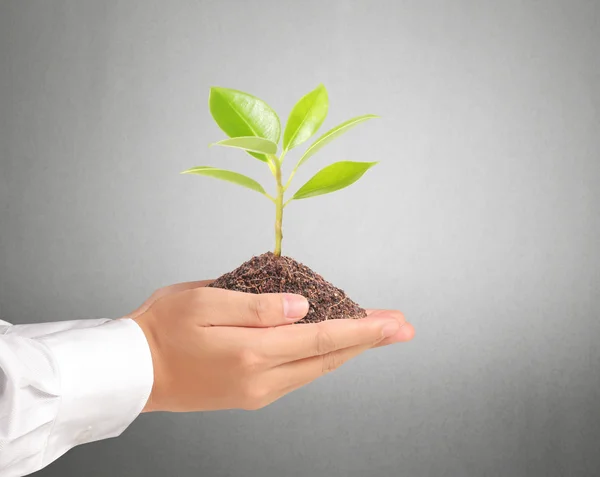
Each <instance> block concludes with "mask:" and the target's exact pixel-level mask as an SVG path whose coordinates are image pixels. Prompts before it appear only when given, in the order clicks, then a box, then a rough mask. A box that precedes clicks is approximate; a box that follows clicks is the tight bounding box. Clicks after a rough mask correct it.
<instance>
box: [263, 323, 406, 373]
mask: <svg viewBox="0 0 600 477" xmlns="http://www.w3.org/2000/svg"><path fill="white" fill-rule="evenodd" d="M399 328H400V323H399V321H398V320H397V319H395V318H394V317H389V316H387V317H374V318H364V319H361V320H351V319H348V320H346V319H342V320H328V321H322V322H320V323H309V324H298V325H294V326H285V327H279V328H276V329H273V330H270V332H269V333H268V334H265V335H263V339H262V340H261V342H260V343H259V345H260V350H259V351H260V353H261V354H262V355H263V356H264V357H265V358H266V360H268V361H269V362H270V363H272V364H273V365H274V366H279V365H281V364H283V363H287V362H291V361H297V360H300V359H304V358H310V357H313V356H322V355H326V354H329V353H332V352H334V351H337V350H340V349H344V348H350V347H352V346H360V345H365V346H368V347H371V346H373V345H374V344H375V343H378V342H379V341H381V340H383V339H385V338H387V337H389V336H393V335H394V334H396V333H397V332H398V329H399Z"/></svg>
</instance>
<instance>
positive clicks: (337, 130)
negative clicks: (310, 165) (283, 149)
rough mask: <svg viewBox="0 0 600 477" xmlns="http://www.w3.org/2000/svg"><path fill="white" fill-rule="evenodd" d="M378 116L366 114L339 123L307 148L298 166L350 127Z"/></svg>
mask: <svg viewBox="0 0 600 477" xmlns="http://www.w3.org/2000/svg"><path fill="white" fill-rule="evenodd" d="M378 117H379V116H376V115H374V114H365V115H364V116H358V117H356V118H352V119H349V120H348V121H346V122H344V123H342V124H339V125H337V126H336V127H334V128H333V129H331V130H329V131H327V132H326V133H325V134H323V135H322V136H321V137H320V138H319V139H317V140H316V141H315V142H313V143H312V144H311V146H310V147H309V148H308V149H307V150H306V152H305V153H304V154H303V155H302V157H301V158H300V161H298V165H297V166H296V167H300V166H301V165H302V164H303V163H304V162H305V161H306V160H307V159H308V158H309V157H311V156H312V155H313V154H315V153H316V152H317V151H318V150H319V149H321V148H322V147H323V146H325V145H327V144H329V143H330V142H331V141H333V140H334V139H335V138H337V137H339V136H341V135H342V134H344V133H345V132H346V131H348V130H349V129H352V128H353V127H354V126H356V125H357V124H360V123H362V122H365V121H368V120H369V119H373V118H378Z"/></svg>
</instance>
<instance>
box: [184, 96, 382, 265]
mask: <svg viewBox="0 0 600 477" xmlns="http://www.w3.org/2000/svg"><path fill="white" fill-rule="evenodd" d="M209 107H210V112H211V114H212V117H213V118H214V120H215V122H216V123H217V125H218V126H219V127H220V128H221V129H222V130H223V132H224V133H225V134H226V135H227V136H229V138H228V139H223V140H221V141H218V142H216V143H214V145H216V146H224V147H232V148H237V149H241V150H244V151H246V152H247V153H248V154H250V155H251V156H253V157H254V158H256V159H258V160H259V161H261V162H263V163H264V164H265V165H266V166H268V167H269V169H270V171H271V173H272V174H273V177H274V178H275V184H276V188H275V193H274V194H273V195H271V194H268V193H267V192H266V191H265V189H264V188H263V186H262V185H261V184H259V183H258V182H257V181H255V180H254V179H251V178H250V177H247V176H245V175H243V174H240V173H238V172H233V171H228V170H224V169H219V168H217V167H212V166H198V167H193V168H191V169H188V170H186V171H183V172H182V174H199V175H204V176H209V177H214V178H217V179H222V180H225V181H229V182H233V183H234V184H238V185H240V186H243V187H247V188H248V189H251V190H253V191H256V192H258V193H260V194H262V195H264V196H265V197H267V198H268V199H269V200H271V201H272V202H273V203H274V204H275V249H274V251H273V253H274V255H275V256H276V257H279V256H281V240H282V238H283V233H282V219H283V210H284V209H285V207H286V206H287V205H288V204H289V203H290V202H291V201H293V200H301V199H308V198H309V197H316V196H318V195H323V194H329V193H330V192H335V191H337V190H340V189H343V188H344V187H348V186H349V185H351V184H353V183H354V182H356V181H357V180H358V179H360V178H361V177H362V176H363V174H364V173H365V172H366V171H367V170H368V169H370V168H371V167H373V166H374V165H375V164H377V162H352V161H341V162H336V163H333V164H331V165H329V166H326V167H325V168H323V169H321V170H320V171H319V172H317V173H316V174H315V175H314V176H313V177H312V178H311V179H310V180H309V181H308V182H306V183H305V184H304V185H303V186H302V187H300V188H299V189H298V190H297V191H296V192H295V193H294V194H293V195H292V196H291V197H290V198H289V199H287V200H286V199H285V195H286V192H287V190H288V188H289V187H290V184H291V182H292V179H293V178H294V175H295V174H296V171H297V170H298V168H299V167H300V166H302V165H303V164H304V163H306V161H307V160H308V159H310V158H311V157H312V156H313V155H314V154H316V153H317V152H318V151H319V150H320V149H321V148H322V147H324V146H325V145H327V144H329V143H330V142H331V141H333V140H334V139H336V138H337V137H339V136H341V135H342V134H344V133H345V132H346V131H348V130H349V129H351V128H353V127H354V126H356V125H358V124H360V123H363V122H365V121H368V120H369V119H373V118H376V117H377V116H375V115H373V114H366V115H364V116H358V117H355V118H352V119H349V120H348V121H346V122H343V123H341V124H339V125H338V126H336V127H334V128H333V129H331V130H329V131H327V132H326V133H325V134H323V135H322V136H320V137H319V138H318V139H317V140H316V141H314V142H313V143H312V144H311V145H310V146H309V147H308V148H307V149H306V150H305V151H304V154H302V156H301V157H300V159H299V160H298V162H297V163H296V165H295V167H294V169H293V170H292V172H291V174H290V176H289V177H288V179H287V180H286V181H285V182H284V181H283V179H282V171H281V168H282V165H283V161H284V158H285V157H286V155H287V153H288V152H289V151H291V150H292V149H294V148H296V147H298V146H300V145H301V144H303V143H305V142H306V141H307V140H308V139H310V138H311V137H312V136H313V135H314V134H315V133H316V132H317V131H318V130H319V128H320V127H321V125H322V124H323V121H324V120H325V118H326V117H327V111H328V109H329V99H328V95H327V90H326V89H325V86H323V85H319V86H317V88H315V89H314V90H313V91H311V92H310V93H308V94H307V95H305V96H304V97H302V98H301V99H300V100H299V101H298V102H297V103H296V105H295V106H294V107H293V108H292V111H291V113H290V115H289V118H288V121H287V124H286V126H285V131H284V132H283V141H282V144H281V153H279V150H280V149H279V144H280V139H281V123H280V121H279V117H278V116H277V114H276V113H275V111H273V109H272V108H271V107H270V106H269V105H268V104H267V103H265V102H264V101H262V100H260V99H258V98H256V97H255V96H252V95H250V94H248V93H243V92H241V91H237V90H234V89H227V88H217V87H214V88H211V90H210V95H209Z"/></svg>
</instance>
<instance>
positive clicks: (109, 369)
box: [39, 319, 154, 460]
mask: <svg viewBox="0 0 600 477" xmlns="http://www.w3.org/2000/svg"><path fill="white" fill-rule="evenodd" d="M39 341H41V342H43V343H45V344H46V345H47V346H48V348H49V350H50V353H51V355H52V357H53V361H54V363H55V366H56V371H57V373H58V374H59V377H60V382H61V386H60V387H61V403H60V408H59V411H58V414H57V416H56V420H55V422H54V426H53V429H52V432H51V435H50V438H49V442H48V449H52V450H53V451H54V452H56V453H57V454H58V455H61V454H63V453H64V452H66V451H68V450H69V449H70V448H72V447H74V446H76V445H79V444H85V443H87V442H92V441H97V440H100V439H107V438H110V437H116V436H118V435H120V434H121V433H122V432H123V431H124V430H125V429H126V428H127V427H128V426H129V425H130V424H131V423H132V422H133V420H134V419H135V418H136V417H137V416H138V415H139V414H140V412H141V411H142V409H143V408H144V406H145V405H146V402H147V401H148V398H149V396H150V391H151V389H152V384H153V380H154V374H153V368H152V355H151V353H150V348H149V346H148V342H147V341H146V337H145V335H144V332H143V331H142V330H141V328H140V327H139V326H138V325H137V323H136V322H135V321H133V320H131V319H120V320H114V321H109V322H107V323H104V324H101V325H99V326H96V327H93V328H86V329H72V330H68V331H64V332H61V333H56V334H51V335H48V336H44V337H41V338H39ZM48 458H49V459H53V456H46V459H44V460H47V459H48Z"/></svg>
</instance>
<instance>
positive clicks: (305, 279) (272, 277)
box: [208, 252, 367, 323]
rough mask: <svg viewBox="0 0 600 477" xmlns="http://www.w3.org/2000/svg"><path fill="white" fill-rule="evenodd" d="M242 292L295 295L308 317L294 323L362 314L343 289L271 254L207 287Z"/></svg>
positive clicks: (256, 259) (255, 258)
mask: <svg viewBox="0 0 600 477" xmlns="http://www.w3.org/2000/svg"><path fill="white" fill-rule="evenodd" d="M208 286H209V287H214V288H224V289H226V290H235V291H242V292H246V293H297V294H300V295H303V296H305V297H306V298H307V299H308V302H309V304H310V307H309V310H308V314H307V315H306V317H304V318H303V319H302V320H300V321H298V323H318V322H320V321H325V320H335V319H340V318H353V319H358V318H364V317H366V316H367V313H366V311H365V310H364V309H363V308H361V307H360V306H359V305H358V304H357V303H355V302H354V301H352V300H351V299H350V298H348V296H347V295H346V293H344V291H343V290H341V289H339V288H337V287H335V286H333V285H332V284H331V283H329V282H328V281H326V280H325V279H324V278H323V277H322V276H321V275H319V274H318V273H315V272H313V271H312V270H311V269H310V268H308V267H307V266H306V265H303V264H301V263H299V262H297V261H296V260H294V259H292V258H290V257H285V256H282V257H276V256H275V255H274V254H273V253H272V252H267V253H264V254H262V255H258V256H256V257H253V258H251V259H250V260H248V261H247V262H245V263H243V264H242V265H240V266H239V267H238V268H236V269H235V270H233V271H231V272H229V273H226V274H225V275H222V276H221V277H219V278H217V280H215V281H214V282H213V283H211V284H210V285H208Z"/></svg>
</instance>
